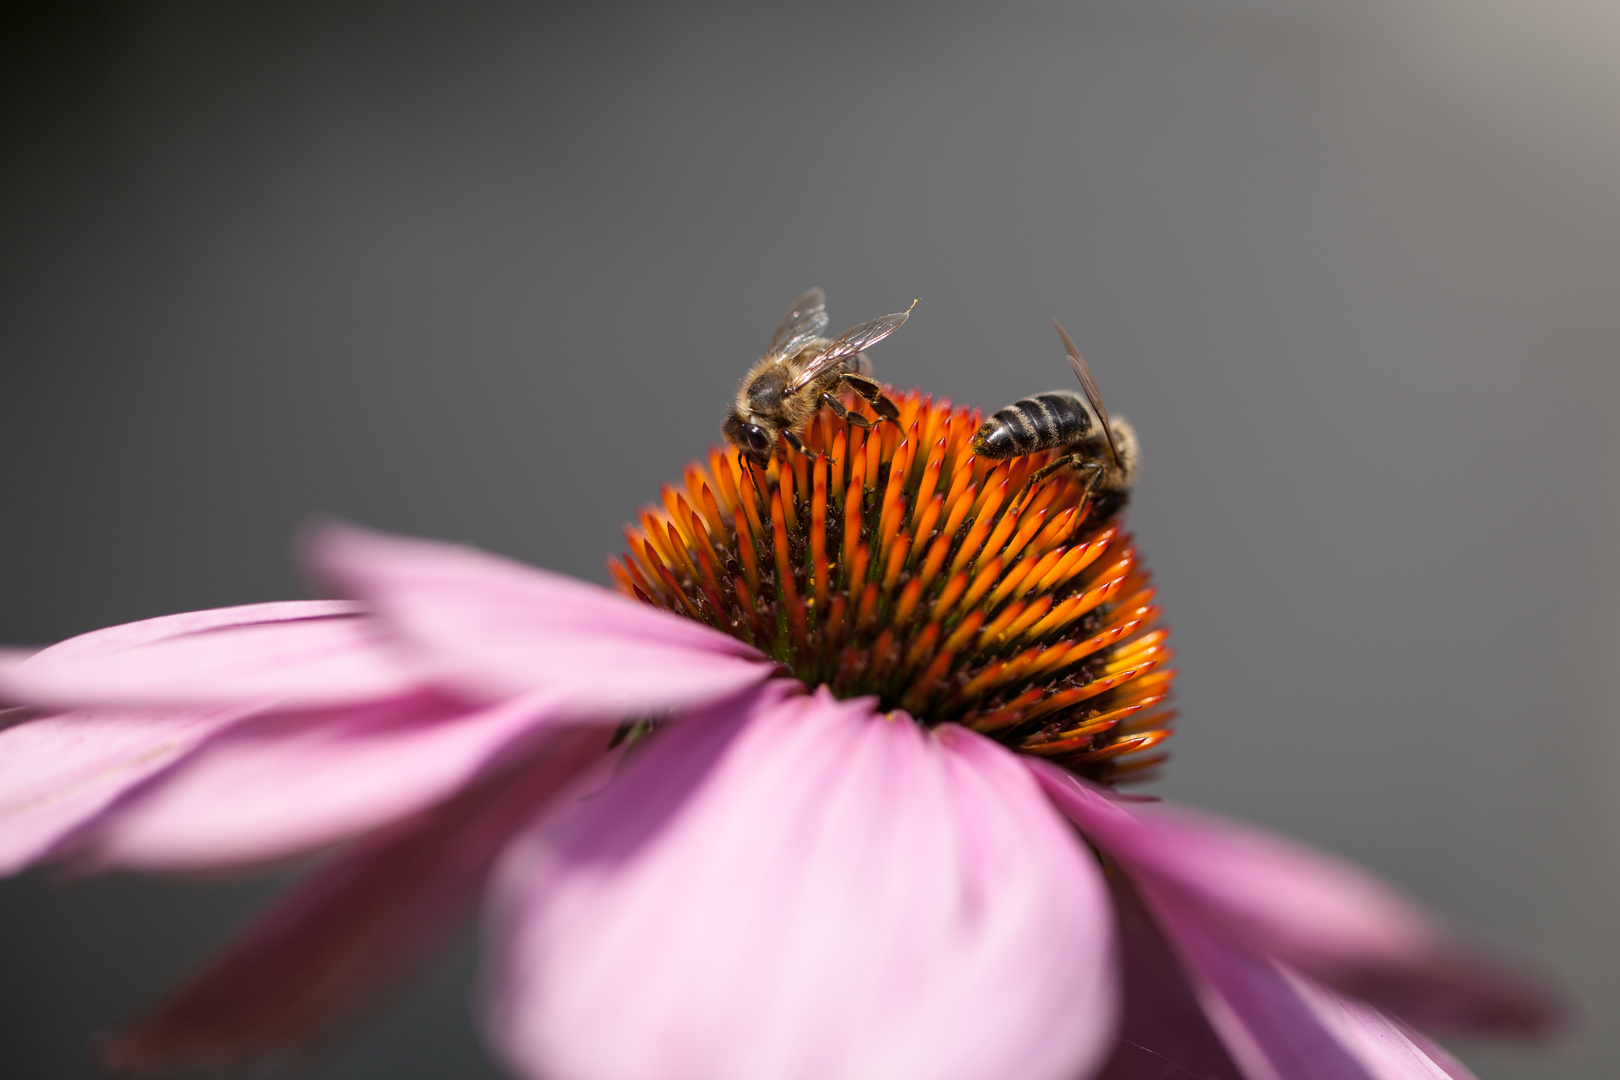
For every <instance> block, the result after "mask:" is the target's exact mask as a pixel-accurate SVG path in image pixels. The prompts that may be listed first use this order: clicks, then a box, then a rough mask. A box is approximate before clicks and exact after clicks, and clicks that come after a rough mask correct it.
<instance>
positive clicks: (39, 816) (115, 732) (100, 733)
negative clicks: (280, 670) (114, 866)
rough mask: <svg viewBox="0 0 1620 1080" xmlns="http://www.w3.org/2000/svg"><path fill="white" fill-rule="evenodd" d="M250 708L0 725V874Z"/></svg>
mask: <svg viewBox="0 0 1620 1080" xmlns="http://www.w3.org/2000/svg"><path fill="white" fill-rule="evenodd" d="M252 713H253V710H252V709H251V708H229V709H189V710H183V711H178V712H170V713H167V714H164V715H146V714H130V713H121V712H111V711H97V710H81V711H78V712H67V713H59V714H57V715H54V716H44V717H40V718H38V719H34V720H29V721H26V722H24V723H21V724H17V725H15V726H13V727H9V728H6V729H4V730H0V873H7V874H9V873H14V872H15V871H17V870H20V869H22V868H23V867H24V866H27V865H28V864H29V863H31V862H34V861H36V860H38V859H42V858H45V857H46V856H48V855H51V854H52V853H54V852H55V851H56V850H58V849H59V848H60V847H61V846H62V845H63V844H64V843H65V842H66V841H67V840H68V839H69V838H71V837H73V836H75V835H77V833H78V831H79V830H80V829H81V828H82V827H83V826H85V824H86V823H88V822H91V821H93V820H95V819H96V818H97V817H98V815H101V814H102V813H104V812H105V811H107V809H108V808H109V807H111V806H113V805H114V804H115V803H117V802H118V800H119V799H120V798H121V797H123V796H124V795H126V794H127V793H129V792H130V791H132V790H134V789H136V788H138V787H139V786H141V785H142V784H144V783H146V782H147V781H149V780H151V779H152V778H153V777H155V776H157V775H159V774H161V773H162V772H163V771H164V770H166V769H168V768H170V767H171V766H172V765H173V764H174V763H175V762H176V761H179V760H181V759H183V758H184V757H185V756H186V755H187V754H189V753H191V752H192V751H193V750H195V749H196V748H197V747H198V746H199V745H201V744H202V743H204V742H205V741H207V740H208V739H209V738H211V737H213V736H214V735H217V734H218V733H219V732H221V731H223V730H225V729H226V728H229V727H231V726H232V725H234V724H237V723H240V722H241V721H242V720H243V719H244V718H246V717H248V716H250V715H252Z"/></svg>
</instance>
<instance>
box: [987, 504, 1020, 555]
mask: <svg viewBox="0 0 1620 1080" xmlns="http://www.w3.org/2000/svg"><path fill="white" fill-rule="evenodd" d="M1024 520H1025V515H1024V514H1022V513H1020V512H1019V511H1017V510H1008V511H1007V512H1006V513H1005V514H1002V515H1001V520H1000V521H998V522H996V527H995V528H993V529H991V530H990V537H989V539H987V540H986V541H985V542H984V549H985V550H986V551H994V552H995V553H996V554H998V555H1000V556H1001V557H1002V559H1004V560H1011V559H1012V558H1013V557H1015V556H1016V555H1017V554H1018V552H1017V551H1015V550H1013V547H1012V545H1011V544H1009V543H1007V538H1008V537H1010V536H1011V535H1012V533H1013V530H1014V529H1016V528H1018V527H1019V523H1020V522H1022V521H1024Z"/></svg>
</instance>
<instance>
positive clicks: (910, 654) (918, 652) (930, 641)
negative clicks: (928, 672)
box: [906, 622, 939, 671]
mask: <svg viewBox="0 0 1620 1080" xmlns="http://www.w3.org/2000/svg"><path fill="white" fill-rule="evenodd" d="M938 644H939V623H932V622H931V623H929V624H928V625H927V626H924V627H923V628H922V631H921V632H920V633H919V634H918V635H917V637H916V638H915V639H914V640H913V641H912V643H911V648H909V649H907V650H906V670H907V671H911V670H913V669H914V668H916V667H917V665H919V664H921V663H922V662H923V660H924V659H926V658H927V657H928V656H929V655H930V654H931V653H933V651H934V648H935V647H936V646H937V645H938Z"/></svg>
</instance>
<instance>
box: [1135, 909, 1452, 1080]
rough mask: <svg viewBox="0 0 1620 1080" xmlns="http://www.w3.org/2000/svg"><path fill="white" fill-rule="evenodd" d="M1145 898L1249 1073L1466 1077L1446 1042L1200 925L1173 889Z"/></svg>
mask: <svg viewBox="0 0 1620 1080" xmlns="http://www.w3.org/2000/svg"><path fill="white" fill-rule="evenodd" d="M1155 891H1157V890H1156V889H1155V888H1153V887H1149V888H1148V890H1147V892H1148V893H1149V896H1150V901H1149V904H1150V907H1151V908H1152V910H1153V911H1154V913H1155V915H1156V916H1157V917H1158V919H1159V921H1160V923H1161V925H1162V926H1163V927H1164V928H1165V930H1166V932H1167V934H1168V935H1169V937H1170V938H1171V940H1173V941H1174V942H1175V944H1176V946H1177V949H1178V951H1179V953H1180V955H1181V956H1182V957H1183V959H1184V960H1185V961H1186V963H1187V964H1188V965H1189V966H1190V967H1191V969H1192V971H1193V977H1194V979H1195V981H1196V982H1197V983H1198V984H1199V986H1200V989H1201V991H1202V996H1203V999H1204V1008H1205V1012H1206V1014H1207V1015H1208V1016H1209V1017H1210V1018H1211V1020H1212V1021H1213V1022H1214V1024H1215V1027H1216V1028H1217V1030H1219V1031H1220V1033H1221V1035H1222V1037H1223V1038H1224V1039H1225V1041H1226V1043H1227V1047H1228V1049H1229V1050H1230V1051H1231V1053H1232V1056H1233V1058H1234V1059H1235V1060H1237V1061H1239V1062H1240V1063H1241V1064H1242V1067H1243V1070H1244V1074H1245V1075H1246V1076H1247V1077H1248V1078H1249V1080H1293V1078H1294V1077H1310V1078H1311V1080H1473V1076H1472V1074H1470V1073H1469V1072H1468V1071H1467V1070H1466V1069H1465V1068H1463V1066H1462V1065H1461V1064H1460V1063H1458V1062H1457V1061H1456V1060H1455V1059H1454V1058H1452V1057H1451V1056H1450V1055H1449V1054H1447V1053H1445V1051H1443V1050H1440V1049H1439V1048H1437V1047H1434V1046H1432V1045H1431V1044H1428V1043H1427V1042H1426V1041H1424V1040H1422V1039H1421V1037H1418V1036H1415V1034H1414V1033H1413V1032H1411V1031H1410V1030H1408V1029H1407V1028H1406V1027H1404V1026H1403V1025H1402V1024H1400V1023H1398V1022H1397V1021H1395V1020H1392V1019H1391V1018H1389V1017H1388V1016H1386V1015H1384V1014H1383V1013H1382V1012H1380V1011H1379V1010H1378V1009H1376V1008H1374V1007H1373V1006H1371V1005H1369V1004H1367V1003H1366V1002H1364V1001H1358V1000H1355V999H1352V998H1348V997H1345V996H1343V995H1340V994H1338V993H1336V992H1334V991H1332V990H1330V989H1328V988H1326V987H1324V986H1322V985H1321V984H1319V983H1317V982H1315V981H1314V980H1312V979H1311V978H1309V977H1308V976H1306V975H1303V974H1301V973H1299V972H1297V971H1293V970H1290V969H1289V968H1288V966H1287V965H1285V964H1283V963H1281V962H1279V961H1277V960H1275V959H1270V958H1267V957H1265V956H1262V955H1259V954H1256V953H1254V952H1251V951H1249V950H1248V949H1245V948H1243V947H1242V946H1241V945H1238V944H1236V943H1235V942H1233V941H1231V940H1229V939H1226V938H1224V937H1223V936H1222V935H1221V933H1220V931H1219V929H1215V930H1214V931H1213V932H1212V931H1211V928H1210V927H1208V926H1206V925H1205V918H1204V914H1203V913H1201V912H1199V911H1197V910H1196V909H1195V908H1193V907H1191V906H1190V905H1188V904H1187V902H1186V901H1185V900H1183V899H1181V898H1168V897H1164V896H1159V897H1152V894H1153V893H1154V892H1155Z"/></svg>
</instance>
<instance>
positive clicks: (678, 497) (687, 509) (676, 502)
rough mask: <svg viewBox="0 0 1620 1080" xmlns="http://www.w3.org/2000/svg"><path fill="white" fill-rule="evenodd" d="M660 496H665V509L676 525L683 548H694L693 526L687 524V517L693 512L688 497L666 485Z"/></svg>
mask: <svg viewBox="0 0 1620 1080" xmlns="http://www.w3.org/2000/svg"><path fill="white" fill-rule="evenodd" d="M659 494H660V495H662V496H663V501H664V509H665V510H666V511H667V512H668V514H669V520H670V521H671V522H672V523H673V524H674V525H675V532H676V535H678V536H679V537H680V538H681V541H680V546H681V547H691V546H692V530H691V526H689V525H688V524H687V523H686V516H687V515H688V514H689V513H691V512H692V507H691V506H690V505H689V504H688V503H687V501H686V496H685V495H682V494H681V493H680V492H678V491H676V490H675V489H674V488H672V487H670V486H669V485H668V484H665V485H664V486H663V488H662V489H660V491H659Z"/></svg>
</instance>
